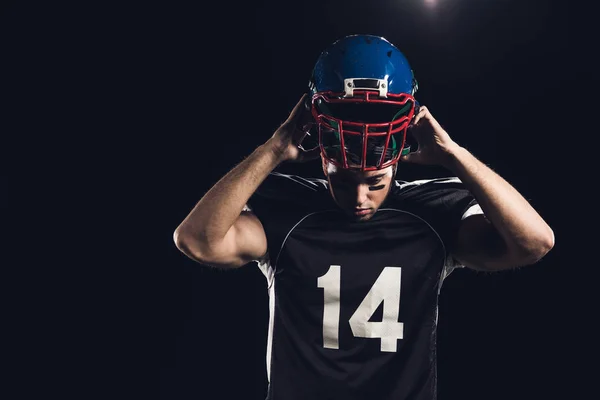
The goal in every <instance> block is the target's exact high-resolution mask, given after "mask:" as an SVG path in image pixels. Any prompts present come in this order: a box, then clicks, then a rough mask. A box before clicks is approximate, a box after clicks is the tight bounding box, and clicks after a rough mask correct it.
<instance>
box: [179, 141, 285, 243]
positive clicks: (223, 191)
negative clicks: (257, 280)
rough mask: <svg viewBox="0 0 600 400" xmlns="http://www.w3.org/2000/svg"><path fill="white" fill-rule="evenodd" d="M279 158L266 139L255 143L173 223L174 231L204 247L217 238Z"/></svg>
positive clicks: (222, 235) (225, 229)
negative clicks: (250, 150)
mask: <svg viewBox="0 0 600 400" xmlns="http://www.w3.org/2000/svg"><path fill="white" fill-rule="evenodd" d="M280 162H281V157H280V155H279V154H278V153H277V152H276V151H275V149H274V147H273V146H272V145H271V142H270V141H268V142H266V143H265V144H263V145H261V146H260V147H258V148H257V149H256V150H254V152H252V154H250V155H249V156H248V157H247V158H246V159H245V160H244V161H242V162H241V163H239V164H238V165H237V166H235V167H234V168H233V169H232V170H231V171H229V172H228V173H227V174H226V175H225V176H223V177H222V178H221V179H220V180H219V181H218V182H217V183H216V184H215V185H213V187H212V188H211V189H210V190H209V191H208V192H207V193H206V194H205V195H204V196H203V197H202V198H201V199H200V201H199V202H198V203H197V204H196V205H195V207H194V208H193V209H192V211H191V212H190V213H189V214H188V215H187V217H186V218H185V219H184V220H183V222H181V224H180V225H179V226H178V227H177V230H176V235H185V236H186V237H193V238H195V240H198V241H199V242H201V243H202V245H203V246H207V247H210V245H211V244H212V243H218V242H219V241H221V240H222V239H223V238H224V237H225V234H226V233H227V232H228V231H229V229H230V228H231V227H232V225H233V224H234V223H235V221H236V220H237V218H238V217H239V216H240V214H241V212H242V210H243V208H244V206H245V205H246V203H247V202H248V199H249V198H250V196H252V194H253V193H254V192H255V191H256V190H257V189H258V187H259V186H260V184H261V183H262V182H263V181H264V180H265V179H266V177H267V176H268V175H269V173H270V172H271V171H273V169H274V168H275V167H276V166H277V165H278V164H279V163H280Z"/></svg>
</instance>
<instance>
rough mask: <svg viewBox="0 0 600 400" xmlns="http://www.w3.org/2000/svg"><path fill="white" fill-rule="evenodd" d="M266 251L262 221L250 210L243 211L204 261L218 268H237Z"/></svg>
mask: <svg viewBox="0 0 600 400" xmlns="http://www.w3.org/2000/svg"><path fill="white" fill-rule="evenodd" d="M266 253H267V236H266V234H265V230H264V228H263V225H262V223H261V222H260V220H259V219H258V217H256V215H254V214H253V213H252V212H251V211H243V212H242V213H241V214H240V216H239V217H238V218H237V220H236V221H235V223H234V224H233V226H232V227H231V228H230V229H229V231H228V232H227V234H226V235H225V237H224V238H223V241H222V242H221V243H220V244H218V245H217V246H215V248H214V249H212V251H211V255H210V257H209V259H207V260H205V262H206V263H208V264H209V265H212V266H215V267H220V268H238V267H241V266H244V265H246V264H248V263H249V262H251V261H254V260H259V259H261V258H262V257H264V256H265V254H266Z"/></svg>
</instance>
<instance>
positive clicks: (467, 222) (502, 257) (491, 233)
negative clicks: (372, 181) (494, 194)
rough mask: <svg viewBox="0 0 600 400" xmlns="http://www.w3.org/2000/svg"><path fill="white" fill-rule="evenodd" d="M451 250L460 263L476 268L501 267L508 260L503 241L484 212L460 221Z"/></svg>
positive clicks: (485, 269)
mask: <svg viewBox="0 0 600 400" xmlns="http://www.w3.org/2000/svg"><path fill="white" fill-rule="evenodd" d="M452 252H453V256H454V258H456V259H457V260H458V261H459V262H460V263H461V264H463V265H464V266H466V267H469V268H472V269H477V270H484V271H489V270H496V269H501V268H502V266H503V265H504V264H506V263H507V262H509V261H510V260H508V259H507V257H506V256H507V251H506V246H505V244H504V241H503V240H502V238H501V236H500V234H499V233H498V231H497V230H496V229H495V228H494V226H493V225H492V224H491V223H490V221H489V220H488V219H487V218H486V217H485V215H484V214H473V215H470V216H468V217H466V218H464V219H463V220H462V221H461V224H460V227H459V229H458V235H457V238H456V241H455V243H454V246H453V251H452Z"/></svg>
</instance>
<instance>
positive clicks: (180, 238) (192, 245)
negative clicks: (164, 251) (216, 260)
mask: <svg viewBox="0 0 600 400" xmlns="http://www.w3.org/2000/svg"><path fill="white" fill-rule="evenodd" d="M173 242H175V247H177V249H178V250H179V251H181V252H182V253H183V254H185V255H186V256H187V257H189V258H190V259H192V260H194V261H196V262H198V263H200V264H207V261H208V260H207V256H206V254H207V253H208V251H207V250H206V249H205V247H206V246H203V245H202V241H201V240H200V239H199V238H198V237H196V235H193V234H192V233H190V232H188V231H186V230H185V229H183V228H182V227H178V228H177V229H175V231H174V232H173Z"/></svg>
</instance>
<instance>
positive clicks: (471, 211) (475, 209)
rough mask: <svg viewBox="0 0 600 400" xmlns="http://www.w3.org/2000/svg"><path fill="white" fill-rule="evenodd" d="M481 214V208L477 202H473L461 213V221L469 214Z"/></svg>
mask: <svg viewBox="0 0 600 400" xmlns="http://www.w3.org/2000/svg"><path fill="white" fill-rule="evenodd" d="M477 214H483V210H482V209H481V206H480V205H479V204H473V205H472V206H471V207H469V209H468V210H467V211H465V213H464V214H463V216H462V218H461V221H462V220H463V219H465V218H467V217H470V216H471V215H477Z"/></svg>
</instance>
